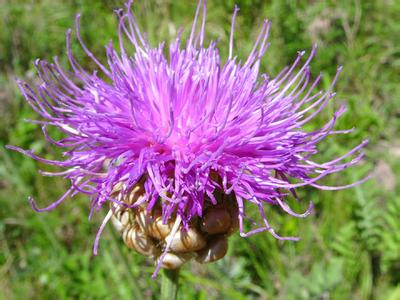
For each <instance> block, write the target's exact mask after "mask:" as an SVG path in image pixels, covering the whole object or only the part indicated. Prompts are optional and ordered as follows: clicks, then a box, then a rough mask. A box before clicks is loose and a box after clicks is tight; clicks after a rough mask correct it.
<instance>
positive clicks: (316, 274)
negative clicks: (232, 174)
mask: <svg viewBox="0 0 400 300" xmlns="http://www.w3.org/2000/svg"><path fill="white" fill-rule="evenodd" d="M136 2H137V3H136V4H135V6H134V7H135V8H134V10H135V12H136V15H137V18H138V20H139V22H140V24H141V26H142V28H143V30H144V31H146V32H147V34H148V36H149V39H150V41H152V42H153V44H156V42H157V41H159V40H164V39H166V40H169V39H171V38H172V37H173V36H174V34H175V32H176V30H177V28H178V27H177V26H183V27H184V28H186V29H187V28H188V26H190V24H191V20H192V17H193V14H194V10H195V6H196V3H195V1H173V0H151V1H144V0H142V1H141V0H138V1H136ZM208 2H209V3H208V17H207V22H208V23H207V32H208V39H209V40H210V39H217V38H219V39H220V40H221V43H220V47H221V51H222V55H226V53H227V44H228V39H229V30H230V20H231V12H232V11H233V6H234V4H235V3H237V4H238V5H239V6H240V8H241V11H240V15H239V17H238V26H237V29H236V37H235V40H236V46H235V47H236V51H237V54H238V55H239V57H242V58H244V57H246V54H248V53H249V50H250V49H251V47H252V43H253V41H254V39H255V37H256V35H257V32H258V29H259V28H260V26H261V24H262V20H263V18H269V19H270V20H271V21H272V32H271V37H270V41H271V43H272V44H271V47H270V49H269V51H268V53H267V55H266V57H265V59H264V61H263V68H264V69H263V70H264V71H266V72H268V73H270V74H277V73H278V71H279V70H280V69H281V68H282V67H283V66H284V65H286V64H288V63H290V62H291V60H292V59H293V58H294V56H295V55H296V52H297V51H298V50H303V49H306V50H309V49H310V46H311V44H312V43H318V45H319V51H318V54H317V57H316V58H315V59H314V62H313V64H312V71H313V74H314V75H315V76H316V75H317V74H318V72H319V71H320V70H323V71H324V81H323V84H322V86H321V87H326V86H327V85H328V84H329V82H330V80H331V79H332V77H333V75H334V73H335V70H336V67H337V66H338V65H344V72H343V75H342V76H341V78H340V80H339V83H338V84H337V86H336V91H337V92H338V96H337V98H336V100H335V103H333V104H331V105H330V106H329V108H328V109H326V110H325V111H324V112H323V113H322V114H321V116H320V118H319V119H318V120H316V121H315V122H314V123H313V126H314V127H313V128H317V126H319V125H321V124H322V122H323V121H324V120H327V118H328V117H329V115H330V114H331V113H332V110H333V109H334V107H337V105H338V103H340V102H342V101H345V102H347V103H348V108H349V110H348V112H347V113H346V115H345V116H344V117H343V118H342V119H341V120H340V121H339V123H338V128H351V127H353V126H356V128H357V130H356V131H355V132H354V133H352V134H350V135H348V136H344V137H336V138H329V139H328V140H326V141H324V142H323V143H322V144H321V147H320V150H321V152H322V154H321V160H323V159H328V158H330V157H332V156H333V155H337V154H342V153H344V151H345V150H346V149H349V148H350V147H352V146H354V145H356V143H358V142H360V141H361V140H362V139H364V138H366V137H368V138H369V139H370V144H369V146H368V147H367V159H366V160H365V162H364V163H363V164H362V165H361V166H359V167H358V168H355V169H352V170H349V171H347V172H346V173H342V174H340V175H336V176H331V177H330V178H329V179H328V180H326V181H324V183H327V184H338V183H349V182H352V181H354V180H357V179H360V178H361V177H362V176H364V175H365V174H366V172H372V173H373V174H374V175H375V176H374V178H373V179H372V180H370V181H369V182H367V183H366V184H363V185H362V186H359V187H357V188H354V189H351V190H345V191H339V192H320V191H317V190H314V189H308V188H306V189H303V190H301V191H300V194H301V196H302V198H303V199H304V200H305V201H304V202H305V203H304V204H303V205H302V206H299V207H297V209H298V210H300V209H302V208H304V207H306V204H307V202H308V200H312V201H314V202H315V204H316V208H315V213H314V214H313V215H312V216H309V217H308V218H307V219H305V220H297V219H295V218H292V217H290V216H288V215H285V214H283V213H281V212H279V211H278V210H275V209H271V208H270V212H271V215H272V216H271V218H272V223H273V224H274V226H275V227H276V228H277V230H278V232H280V233H281V234H295V235H298V236H300V237H301V241H300V242H298V243H292V242H284V243H282V242H279V241H277V240H275V239H274V238H273V237H271V236H270V235H268V234H260V235H256V236H254V237H251V238H248V239H242V238H240V237H239V235H236V236H234V237H233V238H231V241H230V250H229V254H228V255H227V256H226V257H225V258H224V259H223V260H221V261H219V262H218V263H215V264H213V265H208V266H203V265H198V264H195V263H192V264H188V265H187V266H185V268H184V269H183V271H182V287H181V291H182V292H181V296H180V298H181V299H392V300H395V299H400V197H399V194H400V186H399V185H398V184H397V183H398V181H399V178H400V159H399V158H400V136H399V134H398V133H399V127H400V126H399V125H400V118H399V117H400V97H399V96H400V84H399V79H400V45H399V39H398V38H397V39H396V38H395V37H396V35H397V37H398V33H399V32H400V22H399V21H400V2H399V1H395V0H383V1H379V0H376V1H373V0H368V1H361V0H355V1H347V0H346V1H345V0H343V1H333V0H330V1H323V2H319V1H304V0H302V1H279V0H269V1H263V0H252V1H250V0H249V1H247V0H227V1H214V0H209V1H208ZM122 5H123V3H122V1H117V0H113V1H105V0H103V1H90V0H68V1H62V0H32V1H21V0H0V207H1V209H0V291H1V292H0V298H1V297H4V299H55V298H56V299H70V298H74V299H131V298H134V299H143V298H153V299H157V295H158V293H159V288H160V287H159V282H158V280H151V279H150V274H151V272H152V271H153V266H152V265H151V264H149V263H148V262H146V261H145V260H143V259H142V258H141V257H139V256H138V255H135V254H133V253H132V252H130V251H129V250H128V249H126V248H125V247H123V244H122V242H121V240H120V239H119V237H118V236H117V235H116V233H115V231H114V230H113V229H112V228H111V226H109V227H108V228H107V229H106V231H105V233H104V235H103V239H102V242H101V248H100V255H99V256H98V257H93V256H92V253H91V249H92V243H93V240H94V235H95V233H96V231H97V228H98V226H99V224H100V222H101V220H102V218H103V217H104V212H103V213H101V214H98V215H97V216H96V217H95V218H94V220H93V221H91V222H89V221H88V220H87V214H88V210H89V203H88V202H87V199H86V198H84V197H81V198H77V199H75V200H74V201H73V202H72V201H67V202H66V203H65V204H63V205H62V206H61V207H60V208H58V209H57V210H55V211H53V212H51V213H44V214H37V213H34V212H33V211H32V210H31V208H30V206H29V205H28V203H27V201H26V199H27V197H28V195H33V196H34V197H35V198H36V199H37V201H38V203H39V204H41V205H42V206H44V205H45V204H46V203H49V202H51V201H52V200H54V199H55V198H56V197H57V195H60V194H61V193H62V191H63V190H65V188H66V186H67V184H68V183H67V182H64V181H62V180H60V179H47V178H43V177H41V176H38V174H37V169H38V168H42V167H44V166H42V165H41V164H40V163H37V162H35V161H33V160H31V159H29V158H26V157H23V156H21V155H19V154H16V153H11V152H10V151H6V150H5V148H4V145H6V144H13V145H19V146H21V147H23V148H34V149H35V150H36V151H37V153H38V154H40V155H42V156H45V157H54V156H56V157H57V156H58V157H60V152H59V151H57V150H56V149H54V148H52V147H49V145H48V144H46V143H45V142H44V138H43V137H42V135H41V130H40V128H39V127H37V126H34V125H31V124H28V123H25V122H24V121H23V120H24V119H27V118H35V117H36V116H35V114H34V113H33V112H32V110H31V109H30V107H29V106H28V105H27V103H25V102H24V100H23V99H22V97H21V95H20V94H19V92H18V90H17V88H16V84H15V81H14V78H15V77H21V78H24V79H27V80H28V81H31V82H32V81H35V80H37V79H35V71H34V66H33V61H34V59H36V58H44V59H48V60H50V59H51V58H52V57H53V56H54V55H58V56H59V58H60V59H61V61H62V62H63V64H64V65H65V66H67V63H66V55H65V54H64V43H65V39H64V38H65V35H64V34H65V31H66V29H67V28H68V27H72V26H73V24H74V16H75V14H76V13H78V12H80V13H82V15H83V17H82V31H83V36H84V39H85V40H86V42H87V44H88V45H90V48H91V49H92V50H93V52H94V53H96V54H97V56H98V57H103V54H104V45H105V44H106V43H107V42H108V41H109V40H110V39H113V40H114V41H116V30H115V28H116V17H115V15H114V14H113V13H112V10H113V9H114V8H117V7H121V6H122ZM187 31H188V30H186V32H187ZM74 51H75V53H76V54H77V56H78V57H79V58H80V59H81V60H80V61H81V62H82V64H83V65H85V66H86V67H88V68H92V69H93V68H95V66H94V65H93V63H92V62H91V61H90V60H89V59H87V57H85V56H84V55H83V53H82V50H81V48H80V47H79V44H78V42H75V44H74ZM55 134H56V133H55Z"/></svg>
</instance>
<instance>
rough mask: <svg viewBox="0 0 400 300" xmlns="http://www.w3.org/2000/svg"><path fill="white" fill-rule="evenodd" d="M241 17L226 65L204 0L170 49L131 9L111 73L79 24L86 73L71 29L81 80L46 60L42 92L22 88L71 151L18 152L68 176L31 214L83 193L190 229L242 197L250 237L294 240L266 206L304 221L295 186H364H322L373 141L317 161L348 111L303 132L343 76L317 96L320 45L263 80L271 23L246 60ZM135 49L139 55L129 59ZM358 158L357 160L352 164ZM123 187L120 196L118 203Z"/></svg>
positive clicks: (125, 13)
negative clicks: (254, 216)
mask: <svg viewBox="0 0 400 300" xmlns="http://www.w3.org/2000/svg"><path fill="white" fill-rule="evenodd" d="M238 10H239V9H238V8H236V7H235V10H234V13H233V17H232V29H231V35H230V41H229V55H228V57H227V59H226V58H221V57H220V54H219V51H218V48H217V43H215V42H210V43H209V44H206V43H205V41H204V31H205V19H206V4H205V1H202V0H200V1H199V4H198V7H197V11H196V14H195V18H194V22H193V26H192V29H191V32H190V35H189V37H188V39H187V41H186V42H182V41H181V37H180V34H178V36H177V37H176V39H175V40H173V41H172V42H171V43H170V44H169V45H166V44H165V43H160V44H159V45H158V46H157V47H155V48H152V47H151V46H150V45H149V42H148V41H147V39H146V37H145V35H143V34H142V33H141V31H140V29H139V27H138V24H137V22H136V20H135V18H134V15H133V13H132V12H131V3H128V4H127V5H126V9H125V10H120V11H118V12H117V15H118V17H119V24H118V34H119V46H118V47H117V48H115V47H114V46H113V45H111V44H110V45H108V46H107V48H106V57H107V64H102V63H101V62H100V61H99V60H98V59H97V58H95V57H94V55H93V54H92V53H91V52H90V50H89V49H88V48H87V47H86V46H85V44H84V42H83V41H82V38H81V36H80V33H79V24H78V23H79V15H78V16H77V18H76V35H77V38H78V40H79V42H80V44H81V45H82V47H83V49H84V50H85V52H86V54H87V55H88V57H90V58H91V59H92V60H93V61H94V62H95V63H96V64H97V65H98V69H99V73H98V72H97V71H94V72H89V71H87V70H85V69H84V68H83V67H82V66H81V65H79V64H78V62H77V60H76V59H75V58H74V56H73V54H72V51H71V30H68V32H67V36H66V41H67V56H68V59H69V63H70V66H71V71H65V70H64V69H63V68H62V67H61V66H60V65H59V63H58V61H57V58H55V59H54V62H53V63H48V62H46V61H41V60H37V61H36V63H35V65H36V67H37V70H38V74H39V76H40V79H41V83H40V84H39V85H37V86H36V88H35V89H34V88H31V87H30V86H29V85H28V84H26V83H25V82H23V81H18V84H19V87H20V89H21V91H22V93H23V95H24V97H25V98H26V100H27V101H28V102H29V104H30V105H31V106H32V108H33V109H34V110H35V111H36V112H37V113H38V114H39V115H40V116H41V117H42V120H40V121H33V122H35V123H38V124H41V126H42V129H43V133H44V135H45V137H46V139H47V140H48V141H49V142H51V143H52V144H54V145H55V146H57V147H60V148H62V149H64V151H65V152H64V160H62V161H55V160H48V159H44V158H40V157H38V156H36V155H35V154H34V153H33V152H32V151H29V150H22V149H20V148H17V147H13V146H9V148H11V149H14V150H17V151H19V152H22V153H24V154H26V155H28V156H30V157H32V158H34V159H37V160H39V161H41V162H44V163H48V164H51V165H55V166H58V167H61V168H63V169H64V171H63V172H60V173H51V174H50V173H48V172H42V174H43V175H57V176H63V177H64V178H66V179H69V180H70V182H71V187H70V188H69V189H68V190H67V192H66V193H65V194H64V195H63V196H62V197H61V198H60V199H59V200H57V201H55V202H54V203H52V204H51V205H50V206H48V207H46V208H41V209H40V208H37V207H36V205H35V202H34V201H33V200H32V199H31V204H32V206H33V208H34V209H35V210H37V211H47V210H51V209H53V208H55V207H56V206H58V205H59V204H60V203H61V202H63V201H64V200H65V199H67V198H68V197H74V196H75V195H76V194H77V193H84V194H87V195H88V196H89V198H90V201H91V205H92V211H93V210H99V209H100V208H101V207H102V206H103V205H104V204H105V203H106V202H111V203H112V206H113V207H118V206H124V207H129V208H134V207H137V206H140V205H143V204H145V205H146V207H147V210H148V211H149V212H150V211H151V210H152V209H153V208H154V207H155V205H158V204H159V205H161V208H162V219H163V221H164V222H167V221H168V220H170V219H177V220H179V222H180V223H181V224H182V226H183V227H184V228H188V226H189V222H190V221H191V220H192V219H193V218H195V217H201V216H202V215H203V213H204V210H205V207H206V206H210V205H216V204H217V203H218V202H219V201H220V198H221V197H223V195H234V197H233V199H235V200H236V202H237V208H238V210H239V214H238V218H239V227H240V234H241V235H242V236H248V235H251V234H253V233H257V232H261V231H269V232H270V233H271V234H272V235H274V236H275V237H276V238H278V239H291V240H293V239H296V238H294V237H280V236H278V235H277V234H276V233H275V232H274V230H273V229H272V228H271V226H270V225H269V223H268V219H267V216H266V213H265V210H264V209H265V207H266V206H265V204H270V205H276V206H279V207H281V208H282V210H283V211H285V212H287V213H289V214H291V215H293V216H296V217H305V216H307V215H308V214H309V213H310V211H311V209H312V204H310V206H309V208H308V210H307V211H306V212H305V213H303V214H298V213H295V212H294V211H292V210H291V208H290V207H289V206H288V204H287V203H286V202H285V199H286V197H287V196H291V195H293V196H294V197H296V198H297V195H296V193H295V189H296V188H298V187H302V186H312V187H315V188H319V189H325V190H334V189H340V188H346V187H351V186H353V185H355V184H358V182H356V183H353V184H350V185H347V186H340V187H328V186H323V185H320V184H318V181H319V180H320V179H322V178H324V177H325V176H327V175H330V174H332V173H336V172H340V171H342V170H343V169H345V168H348V167H350V166H352V165H354V164H356V163H358V162H359V161H360V159H361V158H362V155H363V154H362V152H361V151H360V150H361V148H362V147H363V146H364V145H365V144H366V141H364V142H362V143H361V144H360V145H358V146H356V147H355V148H354V149H351V150H350V151H349V152H348V153H347V154H345V155H343V156H341V157H338V158H335V159H333V160H331V161H328V162H323V163H319V162H315V161H313V155H315V154H316V153H317V152H318V151H317V144H318V143H319V142H320V141H321V140H323V139H324V138H325V137H327V136H329V135H332V134H342V133H348V132H350V130H347V131H334V130H333V127H334V124H335V122H336V120H337V119H338V118H339V117H340V115H342V113H343V112H344V111H345V108H344V107H340V108H339V109H338V110H337V111H336V112H335V113H334V114H333V116H332V119H331V120H329V121H328V122H327V123H326V124H325V125H324V126H323V127H322V128H320V129H317V130H315V131H311V132H310V131H306V130H305V129H304V128H303V126H304V125H305V124H306V123H308V122H309V121H311V120H312V119H313V118H314V117H315V116H316V115H318V113H319V112H321V110H323V109H324V107H325V106H326V105H327V104H328V103H329V101H330V100H331V99H332V98H334V96H335V93H334V92H333V91H332V88H333V86H334V84H335V82H336V80H337V77H338V75H339V73H340V68H339V69H338V72H337V74H336V76H335V78H334V79H333V82H332V85H331V86H330V87H329V88H328V90H326V91H316V90H315V89H316V87H317V85H318V82H319V81H320V78H321V76H320V75H319V76H317V77H316V78H313V77H312V76H311V72H310V67H309V65H310V62H311V60H312V58H313V57H314V54H315V51H316V48H315V47H313V48H312V50H311V53H310V54H309V56H308V57H307V58H306V59H303V56H304V55H305V52H299V53H298V55H297V57H296V58H295V59H294V61H293V63H292V64H291V65H290V66H288V67H285V68H284V69H283V70H282V72H281V73H279V75H278V76H276V77H274V78H271V77H269V76H268V75H266V74H260V71H259V69H260V60H261V59H262V57H263V55H264V53H265V51H266V50H267V48H268V43H267V38H268V34H269V26H270V23H269V22H268V21H265V22H264V23H263V25H262V27H261V30H260V33H259V35H258V38H257V40H256V41H255V43H254V47H253V49H252V50H251V52H250V54H249V55H248V57H247V59H245V60H243V61H242V60H239V59H238V58H237V57H235V56H234V51H233V46H234V24H235V18H236V15H237V13H238ZM201 16H202V20H200V17H201ZM198 23H200V25H199V24H198ZM126 42H128V43H130V44H131V45H132V46H133V47H134V51H132V52H131V51H128V50H127V49H126V47H125V44H126ZM302 61H304V62H302ZM50 126H55V127H56V128H58V129H59V130H60V131H61V132H63V133H64V135H65V137H64V138H63V139H61V140H58V141H56V140H53V139H52V138H51V137H50V136H49V134H48V131H47V128H48V127H50ZM350 156H353V159H352V160H350V161H348V160H347V159H346V158H348V157H350ZM139 183H140V184H141V185H142V186H143V187H144V194H143V195H144V196H143V197H141V198H140V200H138V201H136V202H135V203H131V204H127V203H126V202H124V201H121V199H124V198H126V197H129V193H130V191H132V189H134V187H135V186H136V185H138V184H139ZM117 185H119V187H120V189H119V191H120V194H119V196H118V197H115V195H114V194H113V190H114V189H115V187H116V186H117ZM157 203H158V204H157ZM245 203H246V204H247V205H255V206H256V207H257V208H258V209H259V211H260V214H261V220H262V224H261V225H260V226H258V227H257V228H254V229H252V230H251V231H250V232H245V231H244V226H243V219H244V218H245V216H246V211H245ZM235 205H236V204H235ZM108 219H109V216H108V217H107V218H106V220H105V221H107V220H108ZM104 224H105V222H104ZM104 224H103V225H102V227H101V229H102V228H103V227H104ZM100 232H101V230H100ZM97 240H98V238H97V239H96V243H95V244H96V246H95V247H97ZM95 252H96V250H95Z"/></svg>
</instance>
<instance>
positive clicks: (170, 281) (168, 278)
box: [161, 269, 179, 300]
mask: <svg viewBox="0 0 400 300" xmlns="http://www.w3.org/2000/svg"><path fill="white" fill-rule="evenodd" d="M178 281H179V269H176V270H167V269H164V270H162V280H161V300H176V299H178V288H179V285H178Z"/></svg>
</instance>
